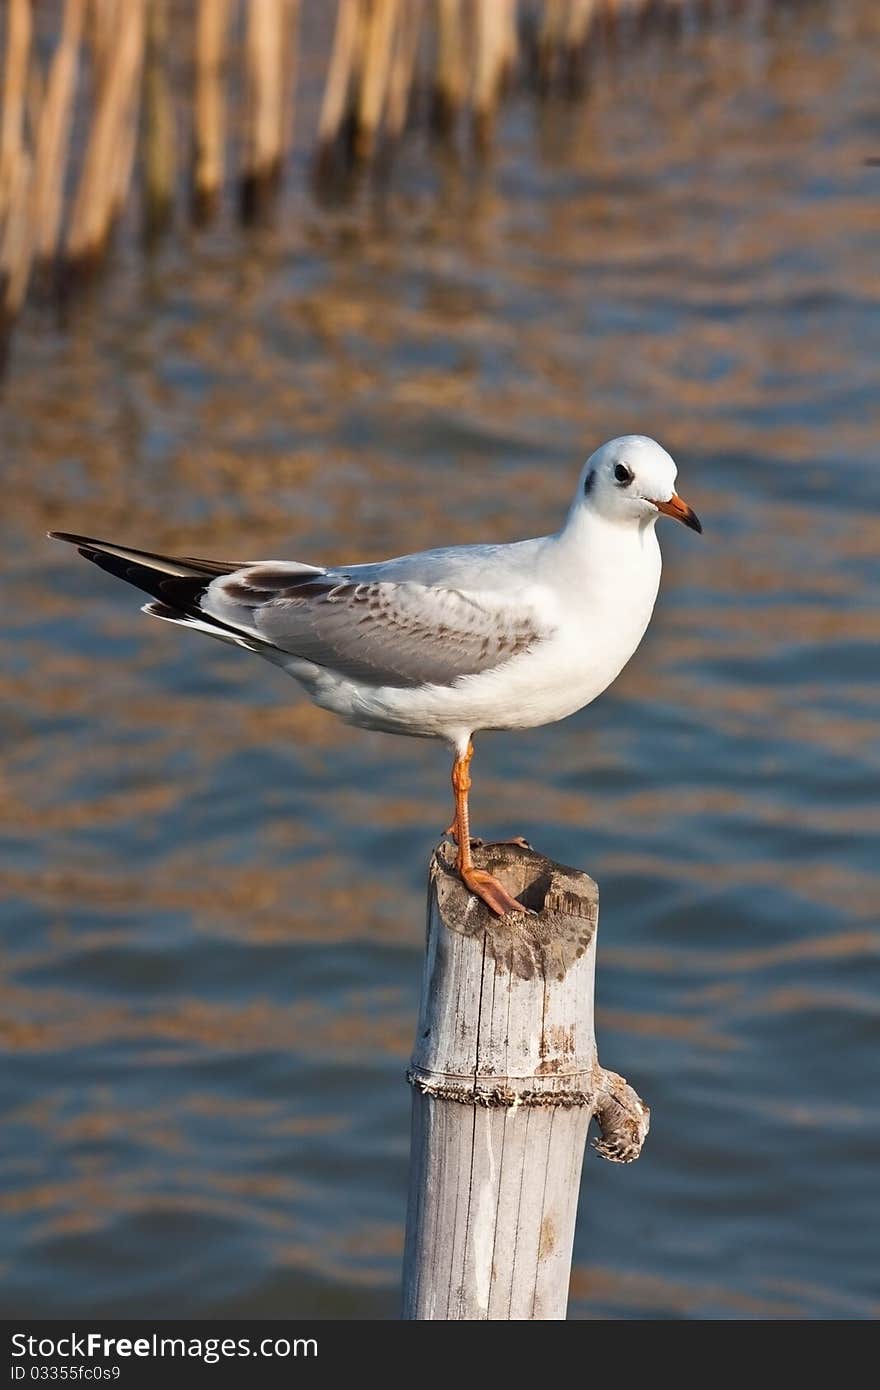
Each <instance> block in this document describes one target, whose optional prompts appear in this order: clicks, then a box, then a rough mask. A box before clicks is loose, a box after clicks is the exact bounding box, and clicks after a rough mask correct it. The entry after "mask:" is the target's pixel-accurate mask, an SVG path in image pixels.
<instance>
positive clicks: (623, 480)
mask: <svg viewBox="0 0 880 1390" xmlns="http://www.w3.org/2000/svg"><path fill="white" fill-rule="evenodd" d="M632 480H633V471H632V469H631V468H627V466H626V464H625V463H616V464H615V465H614V481H615V482H617V483H620V486H621V487H626V485H627V483H631V482H632Z"/></svg>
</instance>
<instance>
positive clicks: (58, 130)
mask: <svg viewBox="0 0 880 1390" xmlns="http://www.w3.org/2000/svg"><path fill="white" fill-rule="evenodd" d="M84 11H85V0H65V5H64V18H63V20H62V25H61V36H60V38H59V40H58V44H57V47H56V49H55V53H54V55H53V57H52V63H51V67H50V68H49V76H48V79H47V81H46V92H45V96H44V99H43V108H42V111H41V112H40V120H39V123H38V125H37V136H36V151H35V154H34V179H33V187H32V190H31V224H32V227H33V232H34V240H35V254H36V258H37V260H38V261H39V262H41V263H42V264H43V265H50V264H51V263H52V262H54V260H55V256H56V254H57V251H58V242H59V236H60V228H61V208H62V204H63V199H64V173H65V170H66V168H67V156H68V150H69V147H70V132H71V125H72V112H73V103H74V97H75V95H76V83H77V76H78V71H79V49H80V39H81V37H82V28H83V15H84Z"/></svg>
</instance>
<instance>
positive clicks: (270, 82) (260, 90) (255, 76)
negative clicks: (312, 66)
mask: <svg viewBox="0 0 880 1390" xmlns="http://www.w3.org/2000/svg"><path fill="white" fill-rule="evenodd" d="M285 11H286V4H285V0H249V4H248V9H247V27H246V31H245V63H246V71H247V102H246V115H245V143H244V168H243V170H242V177H241V210H242V216H243V217H244V218H245V219H246V220H249V219H250V218H251V217H252V216H254V214H255V213H256V212H257V211H258V210H259V208H260V207H261V206H262V205H263V203H264V201H265V198H266V196H267V195H268V194H269V192H270V191H271V190H272V188H273V187H274V186H275V184H276V183H277V181H278V176H279V174H280V172H281V146H282V132H283V123H284V116H283V112H284V97H283V91H284V73H283V70H282V64H283V58H284V18H285Z"/></svg>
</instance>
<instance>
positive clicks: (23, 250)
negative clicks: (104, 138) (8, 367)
mask: <svg viewBox="0 0 880 1390" xmlns="http://www.w3.org/2000/svg"><path fill="white" fill-rule="evenodd" d="M32 31H33V16H32V14H31V4H30V0H12V3H11V4H10V6H9V12H8V14H7V17H6V62H5V65H4V72H3V104H2V109H0V356H3V355H5V350H6V342H5V339H6V335H7V333H8V330H9V327H10V325H11V323H12V320H13V319H14V318H15V316H16V314H17V313H18V311H19V309H20V308H21V304H22V300H23V299H24V295H25V290H26V289H27V281H28V275H29V273H30V265H31V249H32V236H31V227H30V220H29V215H28V214H29V196H28V195H29V190H30V186H31V171H32V166H33V161H32V157H31V154H30V152H29V150H28V148H27V144H26V141H25V114H26V109H27V105H28V102H27V97H28V76H29V73H30V70H31V68H30V61H31V39H32Z"/></svg>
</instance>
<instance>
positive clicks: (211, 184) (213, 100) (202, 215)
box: [192, 0, 229, 221]
mask: <svg viewBox="0 0 880 1390" xmlns="http://www.w3.org/2000/svg"><path fill="white" fill-rule="evenodd" d="M228 23H229V0H199V10H198V18H197V21H196V99H195V113H194V122H193V173H192V180H193V211H194V214H195V217H196V219H197V221H204V220H206V219H207V218H208V217H209V216H210V215H211V213H212V212H213V211H214V209H215V207H216V205H217V200H218V198H219V196H220V189H221V187H222V185H223V133H224V124H225V114H226V113H225V101H224V94H223V58H224V51H225V46H226V31H227V26H228Z"/></svg>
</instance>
